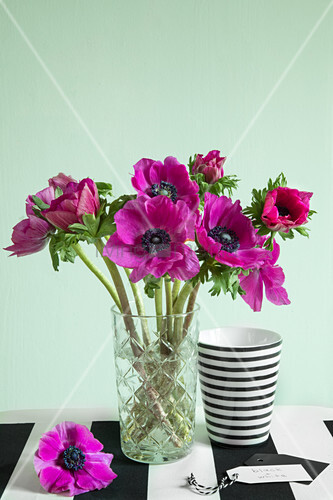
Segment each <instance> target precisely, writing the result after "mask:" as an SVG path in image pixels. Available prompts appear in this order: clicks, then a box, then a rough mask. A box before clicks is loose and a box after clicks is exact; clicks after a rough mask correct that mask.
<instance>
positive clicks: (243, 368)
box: [199, 355, 279, 372]
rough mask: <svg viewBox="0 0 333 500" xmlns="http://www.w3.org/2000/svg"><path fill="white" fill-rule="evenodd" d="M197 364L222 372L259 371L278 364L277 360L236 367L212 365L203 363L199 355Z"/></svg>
mask: <svg viewBox="0 0 333 500" xmlns="http://www.w3.org/2000/svg"><path fill="white" fill-rule="evenodd" d="M199 365H200V366H202V367H203V368H209V369H211V370H218V371H222V372H259V371H263V370H270V369H271V368H275V367H276V366H279V361H276V363H272V364H270V365H257V366H248V367H246V366H244V365H245V363H244V365H243V366H239V367H238V366H237V367H235V368H234V367H224V366H218V365H213V364H208V363H203V362H202V361H201V359H200V355H199Z"/></svg>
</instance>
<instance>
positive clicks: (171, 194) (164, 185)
mask: <svg viewBox="0 0 333 500" xmlns="http://www.w3.org/2000/svg"><path fill="white" fill-rule="evenodd" d="M151 192H152V195H153V196H158V195H159V194H162V195H163V196H167V197H168V198H170V199H171V200H172V201H173V202H174V203H176V201H177V188H176V187H175V186H174V185H173V184H171V182H166V181H161V183H160V184H153V185H152V187H151Z"/></svg>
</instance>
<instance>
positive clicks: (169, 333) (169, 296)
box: [164, 277, 173, 342]
mask: <svg viewBox="0 0 333 500" xmlns="http://www.w3.org/2000/svg"><path fill="white" fill-rule="evenodd" d="M164 287H165V300H166V314H167V338H168V341H169V342H172V340H173V339H172V333H173V332H172V317H171V314H172V288H171V281H170V278H169V277H166V278H164Z"/></svg>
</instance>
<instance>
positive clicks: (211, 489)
mask: <svg viewBox="0 0 333 500" xmlns="http://www.w3.org/2000/svg"><path fill="white" fill-rule="evenodd" d="M237 479H238V474H233V475H232V476H231V479H229V477H228V476H227V475H226V474H225V475H224V476H223V477H222V479H221V480H220V481H219V484H218V485H217V486H203V485H202V484H198V483H197V480H196V479H195V476H194V474H193V473H191V475H190V476H189V477H188V478H187V482H188V484H189V485H190V486H194V488H195V489H196V490H197V492H198V493H200V494H201V495H213V494H214V493H216V492H217V491H219V490H222V489H223V488H227V487H228V486H231V485H232V484H234V482H235V481H237Z"/></svg>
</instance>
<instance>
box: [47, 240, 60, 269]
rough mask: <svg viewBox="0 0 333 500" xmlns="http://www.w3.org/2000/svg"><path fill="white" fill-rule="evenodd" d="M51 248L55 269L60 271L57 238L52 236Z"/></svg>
mask: <svg viewBox="0 0 333 500" xmlns="http://www.w3.org/2000/svg"><path fill="white" fill-rule="evenodd" d="M49 250H50V255H51V259H52V266H53V269H54V270H55V271H59V256H58V253H57V250H56V239H55V238H51V239H50V243H49Z"/></svg>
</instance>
